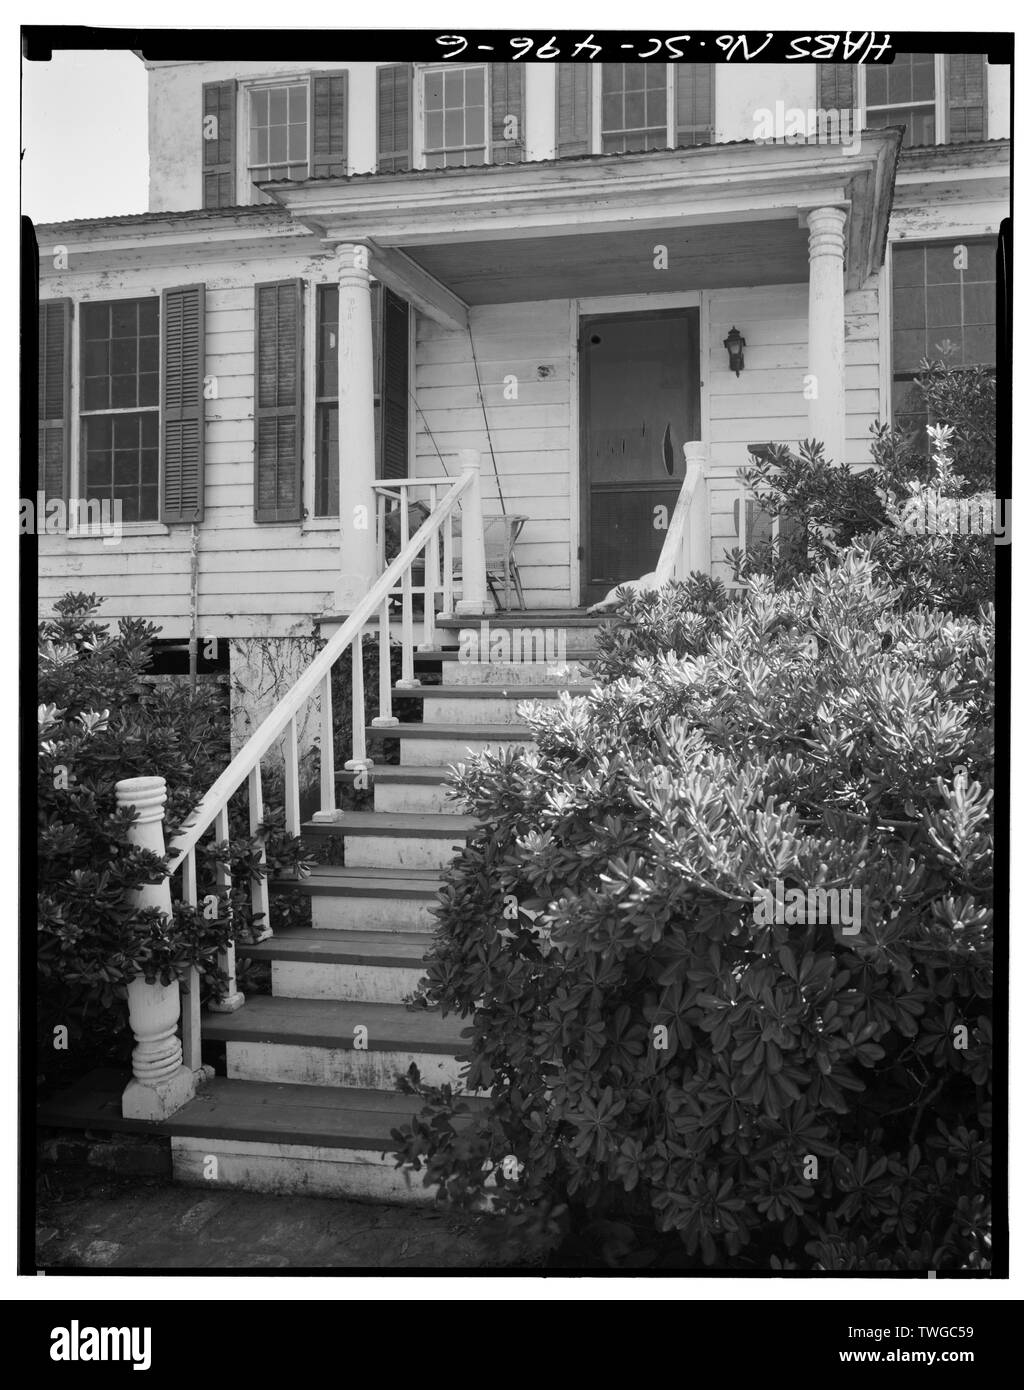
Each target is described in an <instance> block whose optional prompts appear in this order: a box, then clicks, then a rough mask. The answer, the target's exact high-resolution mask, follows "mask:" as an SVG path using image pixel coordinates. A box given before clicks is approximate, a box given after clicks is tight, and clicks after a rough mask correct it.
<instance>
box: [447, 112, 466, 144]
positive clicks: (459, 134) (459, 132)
mask: <svg viewBox="0 0 1024 1390" xmlns="http://www.w3.org/2000/svg"><path fill="white" fill-rule="evenodd" d="M444 143H445V147H446V148H447V149H458V148H459V147H460V146H461V145H464V144H465V143H466V141H465V123H464V121H463V116H462V112H461V111H446V112H445V117H444Z"/></svg>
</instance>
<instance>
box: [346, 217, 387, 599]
mask: <svg viewBox="0 0 1024 1390" xmlns="http://www.w3.org/2000/svg"><path fill="white" fill-rule="evenodd" d="M336 255H337V272H338V421H339V428H338V469H339V476H338V541H339V545H340V552H341V553H340V557H339V563H340V573H339V576H338V589H337V594H336V603H337V610H338V612H339V613H351V612H352V610H353V609H354V608H355V607H356V605H357V604H358V603H359V600H360V599H362V598H364V597H365V596H366V594H367V592H368V591H369V589H370V587H371V585H372V584H373V581H374V580H375V579H376V578H377V514H376V508H377V501H376V495H375V493H374V490H373V482H374V478H375V476H376V471H377V469H376V447H375V443H374V428H373V325H372V314H371V308H370V269H369V259H368V253H367V249H366V247H365V246H361V245H358V244H356V243H354V242H343V243H342V244H341V245H339V246H338V247H336Z"/></svg>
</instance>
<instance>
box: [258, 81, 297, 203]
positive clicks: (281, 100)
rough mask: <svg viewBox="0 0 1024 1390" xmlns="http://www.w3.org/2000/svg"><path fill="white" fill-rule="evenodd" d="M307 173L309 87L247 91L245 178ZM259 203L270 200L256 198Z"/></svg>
mask: <svg viewBox="0 0 1024 1390" xmlns="http://www.w3.org/2000/svg"><path fill="white" fill-rule="evenodd" d="M308 173H309V85H308V83H306V82H289V83H286V84H282V85H280V86H273V87H254V88H252V90H251V91H250V92H249V177H250V178H251V179H252V181H253V183H264V182H266V181H267V180H269V179H304V178H306V176H307V175H308ZM259 196H260V198H261V200H262V201H265V202H267V201H270V200H269V199H268V198H267V197H266V195H264V194H261V195H259Z"/></svg>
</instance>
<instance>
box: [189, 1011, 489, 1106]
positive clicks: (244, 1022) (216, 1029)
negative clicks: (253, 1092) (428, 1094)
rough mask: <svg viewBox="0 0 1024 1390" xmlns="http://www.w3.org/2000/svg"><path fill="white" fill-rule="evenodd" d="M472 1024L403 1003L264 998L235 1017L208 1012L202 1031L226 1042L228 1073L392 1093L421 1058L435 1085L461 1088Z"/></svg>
mask: <svg viewBox="0 0 1024 1390" xmlns="http://www.w3.org/2000/svg"><path fill="white" fill-rule="evenodd" d="M466 1026H467V1025H466V1022H465V1021H464V1020H462V1019H458V1018H451V1017H449V1018H442V1017H441V1015H440V1014H439V1013H435V1012H427V1011H426V1010H422V1009H407V1008H405V1007H404V1006H403V1005H401V1004H394V1003H374V1002H366V1001H357V1002H353V1001H348V1000H333V999H285V998H275V997H268V996H266V995H258V996H256V997H254V998H252V999H250V1000H248V1001H247V1002H246V1004H245V1005H244V1006H243V1007H242V1008H241V1009H238V1010H237V1011H236V1012H235V1013H233V1014H208V1015H206V1016H204V1019H203V1036H204V1038H207V1039H209V1040H211V1041H214V1042H223V1043H225V1044H226V1053H227V1072H228V1076H230V1077H232V1078H234V1079H236V1080H239V1081H281V1082H286V1083H288V1084H296V1083H298V1084H308V1085H317V1086H342V1087H345V1088H346V1089H352V1088H356V1089H359V1088H369V1089H373V1090H383V1091H388V1090H392V1089H394V1086H395V1080H396V1077H397V1076H399V1075H401V1074H404V1073H406V1072H407V1071H408V1069H409V1065H410V1063H412V1062H415V1064H416V1066H417V1067H418V1068H419V1071H420V1075H421V1076H422V1078H423V1080H424V1081H425V1082H427V1083H428V1084H429V1085H435V1086H436V1085H443V1084H444V1083H445V1082H447V1083H449V1084H450V1085H452V1086H453V1087H455V1088H457V1089H458V1088H460V1086H461V1073H462V1071H463V1066H464V1063H463V1061H462V1060H461V1058H460V1056H459V1055H458V1054H460V1053H462V1052H463V1051H464V1049H465V1047H466V1043H465V1040H464V1039H463V1038H462V1037H461V1032H462V1030H463V1028H465V1027H466ZM364 1042H365V1046H363V1045H362V1044H363V1043H364ZM357 1043H359V1044H360V1045H359V1046H357V1045H356V1044H357Z"/></svg>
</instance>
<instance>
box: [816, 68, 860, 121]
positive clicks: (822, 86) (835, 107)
mask: <svg viewBox="0 0 1024 1390" xmlns="http://www.w3.org/2000/svg"><path fill="white" fill-rule="evenodd" d="M818 108H819V110H822V111H856V109H857V68H856V65H855V64H853V63H819V64H818Z"/></svg>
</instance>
